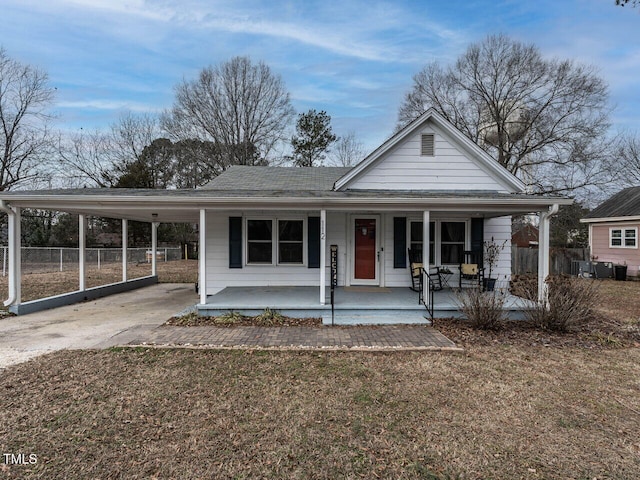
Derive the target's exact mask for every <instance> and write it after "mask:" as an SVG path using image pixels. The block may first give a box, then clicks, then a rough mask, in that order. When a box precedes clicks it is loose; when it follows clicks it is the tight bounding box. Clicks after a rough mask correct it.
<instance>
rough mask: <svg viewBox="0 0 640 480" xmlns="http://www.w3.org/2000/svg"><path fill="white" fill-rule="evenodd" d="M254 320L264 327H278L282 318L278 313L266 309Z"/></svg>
mask: <svg viewBox="0 0 640 480" xmlns="http://www.w3.org/2000/svg"><path fill="white" fill-rule="evenodd" d="M255 320H256V321H258V322H260V323H261V324H264V325H280V324H282V323H283V321H284V316H283V315H282V314H280V312H278V311H276V310H271V309H270V308H269V307H267V308H265V309H264V312H262V313H261V314H260V315H258V316H256V317H255Z"/></svg>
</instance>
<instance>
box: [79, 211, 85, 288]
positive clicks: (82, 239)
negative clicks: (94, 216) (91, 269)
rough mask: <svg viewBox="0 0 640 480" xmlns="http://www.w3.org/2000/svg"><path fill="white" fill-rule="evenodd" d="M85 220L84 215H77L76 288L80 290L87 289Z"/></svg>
mask: <svg viewBox="0 0 640 480" xmlns="http://www.w3.org/2000/svg"><path fill="white" fill-rule="evenodd" d="M86 230H87V220H86V218H85V216H84V215H78V277H79V278H78V290H80V291H81V292H83V291H85V290H86V289H87V284H86V273H85V270H86V267H87V249H86V245H87V232H86Z"/></svg>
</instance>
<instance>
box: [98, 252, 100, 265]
mask: <svg viewBox="0 0 640 480" xmlns="http://www.w3.org/2000/svg"><path fill="white" fill-rule="evenodd" d="M98 270H100V249H98Z"/></svg>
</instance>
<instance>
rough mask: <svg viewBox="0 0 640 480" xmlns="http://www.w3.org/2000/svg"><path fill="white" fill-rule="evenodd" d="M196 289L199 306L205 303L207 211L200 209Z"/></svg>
mask: <svg viewBox="0 0 640 480" xmlns="http://www.w3.org/2000/svg"><path fill="white" fill-rule="evenodd" d="M198 289H199V291H200V304H201V305H204V304H205V303H207V211H206V210H205V209H204V208H201V209H200V238H199V244H198Z"/></svg>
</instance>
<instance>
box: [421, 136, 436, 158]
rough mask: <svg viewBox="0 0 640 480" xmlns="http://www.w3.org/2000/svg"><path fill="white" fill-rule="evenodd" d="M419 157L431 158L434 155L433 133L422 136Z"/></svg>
mask: <svg viewBox="0 0 640 480" xmlns="http://www.w3.org/2000/svg"><path fill="white" fill-rule="evenodd" d="M421 147H422V148H421V153H420V155H423V156H427V157H433V156H434V155H435V153H434V150H435V141H434V135H433V133H425V134H424V135H422V146H421Z"/></svg>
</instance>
